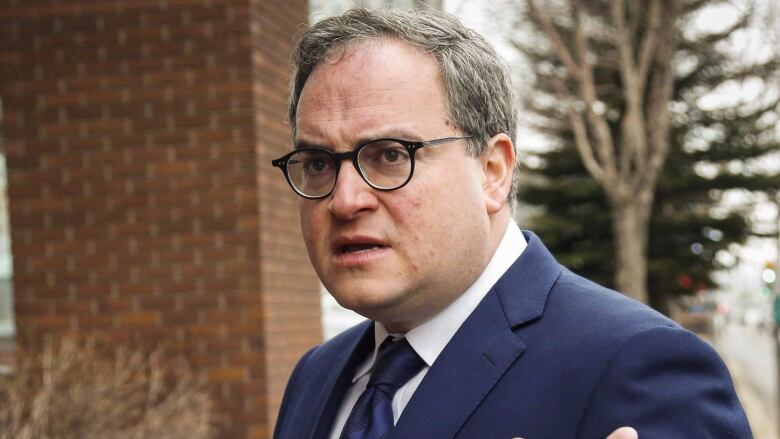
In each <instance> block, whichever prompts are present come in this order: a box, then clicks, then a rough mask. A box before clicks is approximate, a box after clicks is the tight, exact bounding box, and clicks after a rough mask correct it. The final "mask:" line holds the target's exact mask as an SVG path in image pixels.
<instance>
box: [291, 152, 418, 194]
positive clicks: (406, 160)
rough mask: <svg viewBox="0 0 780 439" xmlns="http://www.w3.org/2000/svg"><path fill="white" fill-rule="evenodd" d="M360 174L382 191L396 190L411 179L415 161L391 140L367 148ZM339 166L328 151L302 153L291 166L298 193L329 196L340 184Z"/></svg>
mask: <svg viewBox="0 0 780 439" xmlns="http://www.w3.org/2000/svg"><path fill="white" fill-rule="evenodd" d="M357 163H358V167H359V168H360V169H359V172H360V174H361V175H362V176H363V178H364V179H365V180H366V181H367V182H368V183H369V184H371V185H372V186H374V187H375V188H378V189H395V188H397V187H399V186H401V185H403V184H404V183H406V181H407V180H408V179H409V176H410V175H411V172H412V158H411V156H410V154H409V151H408V150H407V149H406V147H405V146H404V145H402V144H400V143H398V142H394V141H391V140H381V141H377V142H372V143H369V144H366V145H363V146H362V147H361V148H360V149H359V150H358V152H357ZM338 168H339V163H336V159H335V158H334V157H333V155H331V154H330V153H328V152H326V151H299V152H298V153H296V154H294V155H293V156H292V157H290V159H289V160H288V162H287V173H288V175H289V178H290V182H291V183H292V185H293V186H294V187H295V189H296V190H298V191H299V192H301V193H302V194H304V195H306V196H310V197H318V196H323V195H325V194H327V193H329V192H330V191H331V190H332V189H333V186H334V185H335V184H336V177H337V175H338Z"/></svg>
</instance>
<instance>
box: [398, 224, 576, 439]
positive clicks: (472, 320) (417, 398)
mask: <svg viewBox="0 0 780 439" xmlns="http://www.w3.org/2000/svg"><path fill="white" fill-rule="evenodd" d="M526 239H527V240H528V247H527V248H526V250H525V251H524V252H523V254H522V255H521V256H520V257H519V258H518V259H517V261H516V262H515V263H514V264H513V265H512V266H511V267H510V269H509V270H508V271H507V272H506V273H505V274H504V276H502V277H501V279H500V280H499V281H498V282H497V283H496V285H494V287H493V288H492V289H491V291H490V292H489V293H488V294H487V295H486V296H485V298H484V299H483V300H482V302H481V303H480V304H479V306H477V308H476V309H475V310H474V312H473V313H472V314H471V315H470V316H469V318H468V319H466V321H465V322H464V323H463V325H462V326H461V327H460V329H458V331H457V332H456V333H455V336H453V338H452V340H450V342H449V343H448V344H447V346H446V347H445V348H444V350H443V351H442V353H441V354H440V355H439V357H438V358H437V359H436V362H435V363H434V364H433V365H432V366H431V368H430V369H429V370H428V373H427V374H426V375H425V378H424V379H423V381H422V382H421V383H420V386H419V387H418V388H417V390H416V391H415V393H414V396H412V399H411V400H410V401H409V403H408V404H407V406H406V408H405V409H404V412H403V414H402V416H401V417H400V418H399V420H398V424H397V425H396V427H395V429H394V430H393V431H392V433H391V435H390V436H389V437H390V438H408V437H435V438H451V437H454V436H455V435H456V434H457V432H458V431H459V430H460V428H461V427H462V426H463V424H464V423H465V422H466V420H467V419H468V418H469V416H470V415H471V414H472V413H473V412H474V410H475V409H476V408H477V407H478V406H479V404H480V403H481V402H482V400H483V399H484V398H485V397H486V396H487V394H488V393H489V392H490V390H491V389H492V388H493V386H495V385H496V383H498V381H499V380H500V379H501V377H502V376H503V375H504V373H505V372H506V371H507V369H508V368H509V367H510V366H511V365H512V364H513V363H514V362H515V361H518V358H520V357H521V355H522V354H523V352H524V351H525V349H526V344H525V343H524V342H523V341H522V339H521V337H518V335H517V334H516V333H515V332H514V329H516V328H517V327H519V326H520V325H523V324H526V323H529V322H531V321H534V320H536V319H537V318H539V317H541V315H542V313H543V311H544V305H545V303H546V301H547V294H548V292H549V290H550V288H551V287H552V285H553V284H554V283H555V281H556V280H557V279H558V277H559V276H560V273H561V270H562V268H561V266H560V265H559V264H558V263H557V262H556V261H555V259H554V258H553V257H552V255H550V254H549V252H547V250H546V249H545V248H544V246H543V245H542V244H541V242H540V241H539V239H538V238H537V237H536V236H535V235H533V234H530V233H528V234H526ZM519 361H522V360H519Z"/></svg>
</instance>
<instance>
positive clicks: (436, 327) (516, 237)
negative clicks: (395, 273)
mask: <svg viewBox="0 0 780 439" xmlns="http://www.w3.org/2000/svg"><path fill="white" fill-rule="evenodd" d="M526 245H527V243H526V240H525V237H524V236H523V233H522V232H521V231H520V228H519V227H517V224H516V223H515V221H514V220H510V221H509V224H508V226H507V228H506V231H505V232H504V237H503V238H502V239H501V242H500V243H499V244H498V248H496V252H495V253H494V254H493V257H492V258H491V259H490V262H488V264H487V266H486V267H485V270H484V271H483V272H482V274H481V275H480V276H479V278H477V280H476V282H474V284H472V285H471V286H470V287H469V288H468V289H467V290H466V291H465V292H464V293H463V294H461V295H460V296H459V297H458V298H457V299H455V301H454V302H452V303H451V304H449V305H448V306H447V307H446V308H444V309H443V310H442V311H441V312H439V313H438V314H436V315H435V316H433V317H432V318H431V319H430V320H428V321H427V322H425V323H423V324H422V325H420V326H418V327H416V328H414V329H412V330H410V331H409V332H407V333H406V339H407V340H408V341H409V344H410V345H411V346H412V348H413V349H414V350H415V352H417V355H419V356H420V358H422V359H423V361H425V364H426V365H427V366H428V367H430V366H431V365H432V364H433V362H434V361H436V358H438V356H439V354H441V352H442V351H443V350H444V347H445V346H446V345H447V343H449V341H450V339H451V338H452V337H453V336H454V335H455V332H457V330H458V328H460V326H461V325H462V324H463V322H465V321H466V319H467V318H468V316H469V315H471V313H472V312H473V311H474V309H475V308H476V307H477V305H479V303H480V302H481V301H482V299H483V298H484V297H485V296H486V295H487V293H488V292H489V291H490V289H491V288H492V287H493V285H495V283H496V282H498V279H499V278H501V276H503V275H504V273H506V271H507V270H508V269H509V267H510V266H511V265H512V264H513V263H514V262H515V261H516V260H517V258H519V257H520V254H521V253H522V252H523V250H525V247H526ZM387 336H393V337H395V338H397V337H402V336H404V334H391V333H389V332H388V331H387V328H385V326H384V325H383V324H381V323H379V322H376V324H375V325H374V350H373V352H372V353H371V356H370V358H368V360H367V361H366V362H364V363H363V364H362V365H361V366H360V368H358V370H357V372H356V374H355V377H354V378H353V379H352V382H353V383H354V382H356V381H357V380H359V379H360V378H361V377H363V376H364V375H366V374H368V373H370V372H371V370H372V369H373V367H374V361H375V360H376V356H377V350H378V349H379V345H380V344H381V343H382V342H383V341H384V339H385V338H387Z"/></svg>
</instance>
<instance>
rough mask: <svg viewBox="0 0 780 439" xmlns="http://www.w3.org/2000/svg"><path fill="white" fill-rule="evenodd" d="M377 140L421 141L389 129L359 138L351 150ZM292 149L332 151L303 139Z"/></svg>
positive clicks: (406, 133)
mask: <svg viewBox="0 0 780 439" xmlns="http://www.w3.org/2000/svg"><path fill="white" fill-rule="evenodd" d="M379 139H399V140H408V141H410V142H422V141H423V139H422V138H421V137H420V136H419V135H415V134H411V132H409V131H405V130H398V129H391V130H389V131H387V132H385V133H383V134H377V135H372V136H364V137H361V138H359V139H358V140H357V141H356V142H355V143H354V144H352V149H354V148H357V146H358V145H363V144H366V143H369V142H372V141H374V140H379ZM293 148H294V149H295V150H298V149H303V148H320V149H327V150H329V151H330V150H333V148H332V147H329V146H326V145H323V144H320V143H317V142H310V141H307V140H305V139H303V140H299V141H297V142H295V144H294V145H293Z"/></svg>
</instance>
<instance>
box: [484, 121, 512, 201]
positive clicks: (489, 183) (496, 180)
mask: <svg viewBox="0 0 780 439" xmlns="http://www.w3.org/2000/svg"><path fill="white" fill-rule="evenodd" d="M515 160H516V156H515V145H514V144H513V143H512V139H510V138H509V136H507V135H506V134H504V133H499V134H496V135H495V136H493V137H491V138H490V140H488V144H487V148H486V149H485V152H484V153H483V154H482V157H481V162H482V175H483V181H482V190H483V192H484V194H485V207H486V208H487V211H488V213H490V214H494V213H497V212H498V211H500V210H501V209H502V208H503V207H504V206H506V205H507V204H508V203H509V201H508V200H507V198H508V197H509V191H510V190H512V174H513V172H514V170H515Z"/></svg>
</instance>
